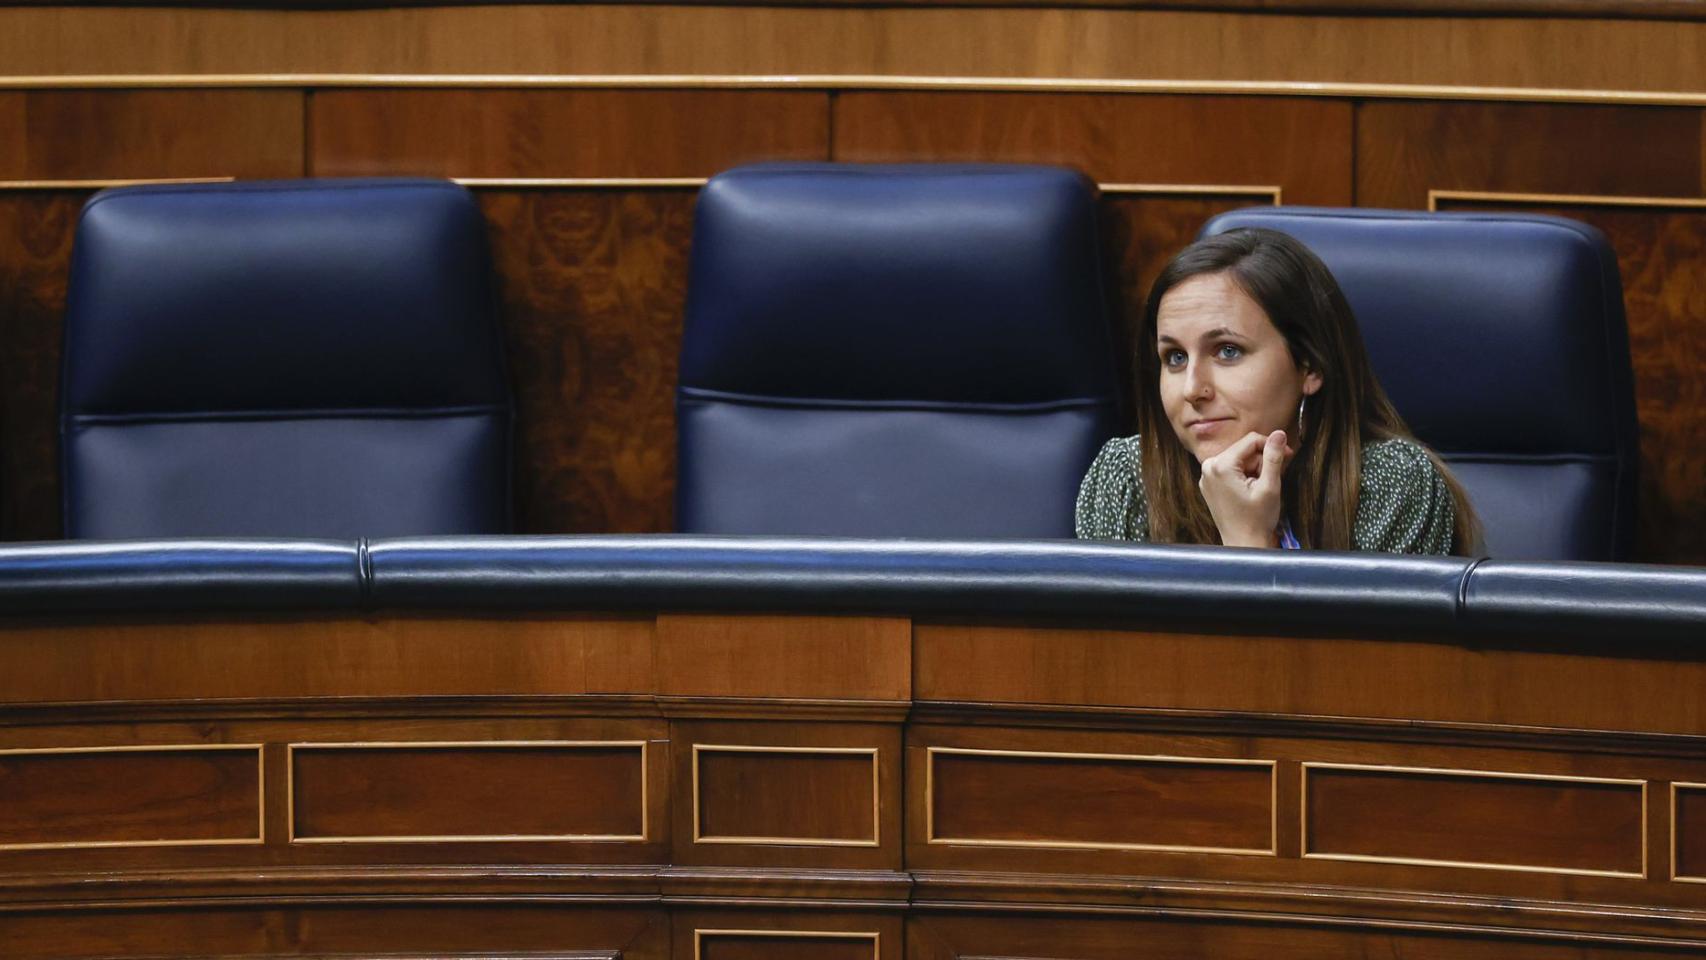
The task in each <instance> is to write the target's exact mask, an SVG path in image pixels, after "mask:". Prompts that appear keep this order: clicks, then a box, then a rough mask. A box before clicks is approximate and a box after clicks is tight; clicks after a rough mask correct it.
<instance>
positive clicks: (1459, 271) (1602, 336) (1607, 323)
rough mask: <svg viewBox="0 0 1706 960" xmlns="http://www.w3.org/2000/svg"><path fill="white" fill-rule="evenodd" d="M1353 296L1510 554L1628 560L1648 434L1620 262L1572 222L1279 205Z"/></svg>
mask: <svg viewBox="0 0 1706 960" xmlns="http://www.w3.org/2000/svg"><path fill="white" fill-rule="evenodd" d="M1238 227H1269V228H1272V229H1275V230H1281V231H1284V232H1286V233H1288V234H1290V235H1292V236H1294V237H1296V238H1297V239H1299V240H1301V241H1303V242H1304V243H1305V244H1307V245H1308V246H1309V247H1310V248H1311V249H1313V250H1314V251H1315V252H1316V253H1317V254H1319V255H1320V257H1321V259H1322V260H1323V261H1325V262H1326V264H1327V266H1328V267H1329V268H1330V269H1331V270H1332V271H1333V275H1334V276H1335V277H1337V278H1338V281H1339V283H1340V285H1341V286H1342V287H1344V291H1345V296H1346V297H1347V298H1348V299H1349V300H1350V303H1351V307H1352V309H1354V310H1355V311H1356V315H1357V320H1358V322H1359V323H1360V324H1361V326H1362V332H1363V336H1364V338H1365V339H1366V340H1367V343H1368V351H1369V354H1370V357H1371V358H1372V360H1373V363H1374V368H1375V372H1376V373H1377V374H1379V376H1380V380H1381V383H1382V384H1384V385H1385V387H1386V390H1387V392H1388V393H1389V394H1390V395H1391V397H1392V402H1393V403H1394V404H1396V405H1397V407H1398V410H1399V412H1400V413H1402V414H1403V415H1404V418H1405V419H1406V420H1407V421H1408V422H1409V424H1410V427H1411V428H1412V429H1413V430H1415V432H1416V435H1417V436H1418V437H1420V438H1421V439H1422V440H1423V441H1424V442H1425V443H1427V444H1428V445H1430V446H1432V447H1433V448H1434V449H1435V450H1436V451H1438V452H1439V453H1440V455H1441V456H1442V457H1443V458H1444V459H1445V460H1446V462H1448V463H1449V464H1451V468H1452V470H1453V472H1455V473H1456V474H1457V476H1458V478H1459V479H1460V480H1461V481H1462V482H1463V485H1464V486H1465V487H1466V488H1467V489H1468V491H1469V494H1470V498H1471V499H1472V500H1473V501H1474V503H1475V507H1476V510H1477V511H1479V513H1480V515H1481V521H1482V523H1483V525H1484V526H1485V533H1486V548H1487V552H1488V553H1490V554H1492V555H1493V556H1495V557H1498V558H1500V559H1513V560H1514V559H1529V560H1622V559H1626V558H1628V556H1629V555H1630V552H1631V545H1632V542H1633V539H1634V533H1635V475H1636V466H1637V458H1638V453H1637V449H1636V446H1637V437H1636V425H1635V398H1634V382H1633V377H1632V375H1631V373H1630V367H1629V337H1628V332H1627V330H1626V328H1625V326H1624V319H1623V285H1622V281H1621V280H1620V279H1619V276H1618V272H1617V258H1616V256H1615V255H1614V254H1613V253H1612V250H1611V247H1610V245H1609V244H1608V243H1607V242H1606V240H1605V237H1604V235H1602V234H1601V233H1600V232H1599V231H1598V230H1595V229H1593V228H1592V227H1589V226H1587V225H1585V224H1582V223H1577V222H1576V221H1573V220H1566V219H1563V218H1560V217H1545V216H1536V215H1523V214H1469V213H1418V212H1408V211H1395V210H1346V209H1316V208H1308V207H1290V208H1288V207H1278V208H1273V207H1269V208H1255V209H1249V210H1238V211H1234V212H1232V213H1227V214H1222V215H1221V216H1218V217H1215V218H1214V219H1213V220H1210V221H1209V222H1208V225H1207V226H1205V227H1204V228H1203V234H1204V235H1208V234H1214V233H1221V232H1224V231H1227V230H1232V229H1235V228H1238Z"/></svg>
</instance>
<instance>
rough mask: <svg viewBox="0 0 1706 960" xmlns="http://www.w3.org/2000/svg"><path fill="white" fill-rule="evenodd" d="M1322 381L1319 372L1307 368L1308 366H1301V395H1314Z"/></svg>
mask: <svg viewBox="0 0 1706 960" xmlns="http://www.w3.org/2000/svg"><path fill="white" fill-rule="evenodd" d="M1322 382H1323V381H1322V379H1321V375H1320V374H1319V373H1316V372H1315V371H1313V370H1311V369H1309V368H1308V367H1304V368H1303V395H1304V396H1306V397H1313V396H1315V394H1316V393H1318V392H1320V390H1321V384H1322Z"/></svg>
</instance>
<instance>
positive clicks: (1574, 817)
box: [1303, 764, 1646, 876]
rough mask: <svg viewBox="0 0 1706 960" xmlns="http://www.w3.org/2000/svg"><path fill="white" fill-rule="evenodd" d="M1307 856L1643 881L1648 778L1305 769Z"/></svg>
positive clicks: (1323, 766) (1324, 766)
mask: <svg viewBox="0 0 1706 960" xmlns="http://www.w3.org/2000/svg"><path fill="white" fill-rule="evenodd" d="M1303 771H1304V782H1303V790H1304V810H1303V827H1304V837H1303V854H1304V856H1305V857H1325V858H1331V859H1352V860H1368V861H1373V862H1384V863H1420V864H1439V865H1445V866H1474V867H1492V868H1499V869H1513V870H1528V871H1535V872H1549V873H1583V874H1600V875H1617V876H1641V875H1643V874H1644V873H1645V872H1646V858H1645V848H1646V829H1645V827H1646V820H1645V806H1646V791H1645V785H1644V784H1643V783H1642V782H1641V781H1628V780H1599V779H1589V778H1582V777H1545V776H1535V775H1527V774H1521V775H1519V774H1502V773H1496V772H1491V771H1486V772H1483V771H1451V770H1421V769H1401V768H1390V767H1357V766H1338V765H1330V764H1304V767H1303Z"/></svg>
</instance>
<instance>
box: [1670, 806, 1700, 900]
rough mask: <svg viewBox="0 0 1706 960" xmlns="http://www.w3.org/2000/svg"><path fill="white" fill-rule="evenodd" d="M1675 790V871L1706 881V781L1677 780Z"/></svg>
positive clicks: (1680, 877) (1680, 876)
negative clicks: (1682, 782) (1687, 782)
mask: <svg viewBox="0 0 1706 960" xmlns="http://www.w3.org/2000/svg"><path fill="white" fill-rule="evenodd" d="M1674 790H1675V796H1674V808H1673V810H1674V813H1673V816H1674V817H1675V819H1674V821H1673V824H1672V829H1673V830H1674V831H1675V845H1674V854H1675V861H1674V866H1673V868H1672V870H1673V873H1674V875H1675V876H1676V877H1677V878H1679V879H1687V880H1690V881H1698V882H1700V883H1706V784H1698V783H1697V784H1687V785H1684V784H1676V785H1675V787H1674Z"/></svg>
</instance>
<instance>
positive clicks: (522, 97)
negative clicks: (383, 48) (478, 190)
mask: <svg viewBox="0 0 1706 960" xmlns="http://www.w3.org/2000/svg"><path fill="white" fill-rule="evenodd" d="M828 112H829V97H828V94H825V93H807V92H792V91H738V90H505V89H490V88H487V89H471V90H326V91H320V92H317V93H315V94H314V98H313V101H312V105H311V114H312V127H313V137H312V141H311V142H312V144H313V152H312V155H311V157H310V161H309V163H310V169H311V170H312V171H313V172H314V173H315V174H316V175H320V176H351V175H354V176H364V175H372V174H403V173H407V174H429V175H434V176H445V177H530V178H532V177H706V176H710V175H711V174H714V173H716V172H718V171H719V170H723V169H726V168H728V167H731V166H734V165H736V164H740V163H749V162H752V161H756V160H822V159H825V158H826V157H827V155H828V149H829V130H828Z"/></svg>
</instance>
